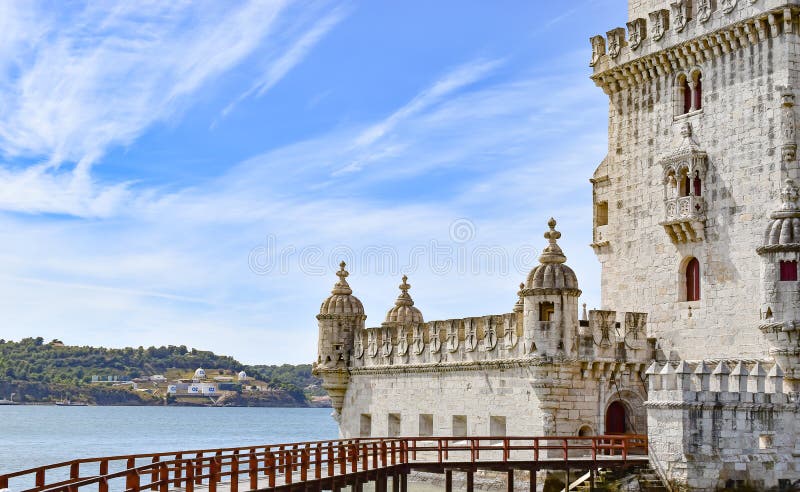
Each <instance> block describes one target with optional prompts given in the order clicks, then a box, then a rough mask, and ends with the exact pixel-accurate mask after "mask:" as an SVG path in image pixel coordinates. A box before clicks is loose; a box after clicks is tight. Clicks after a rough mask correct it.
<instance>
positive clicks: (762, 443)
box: [758, 434, 772, 449]
mask: <svg viewBox="0 0 800 492" xmlns="http://www.w3.org/2000/svg"><path fill="white" fill-rule="evenodd" d="M771 447H772V434H761V435H760V436H758V448H759V449H770V448H771Z"/></svg>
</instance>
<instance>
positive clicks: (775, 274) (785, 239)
mask: <svg viewBox="0 0 800 492" xmlns="http://www.w3.org/2000/svg"><path fill="white" fill-rule="evenodd" d="M798 198H800V192H798V188H797V186H796V185H795V184H794V182H793V181H792V180H790V179H787V180H786V182H785V183H784V187H783V189H782V190H781V202H782V205H781V209H780V210H778V211H776V212H773V213H772V214H771V215H770V221H769V224H768V225H767V230H766V231H765V233H764V245H763V246H761V247H760V248H758V250H757V251H758V254H759V255H761V281H762V295H761V299H762V300H761V322H760V325H759V328H760V329H761V331H762V332H763V333H764V335H766V337H767V339H768V340H769V341H770V345H771V346H772V347H771V349H770V355H772V356H773V357H774V358H775V360H776V361H777V362H778V364H780V365H781V366H782V367H783V370H784V371H785V372H786V380H787V382H788V383H789V385H790V387H794V388H800V358H798V355H797V343H796V340H797V337H798V333H800V305H799V304H798V303H797V290H798V285H800V284H798V278H800V276H799V275H798V263H800V207H798V203H797V202H798Z"/></svg>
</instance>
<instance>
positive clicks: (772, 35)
mask: <svg viewBox="0 0 800 492" xmlns="http://www.w3.org/2000/svg"><path fill="white" fill-rule="evenodd" d="M628 6H629V9H628V13H629V17H630V18H629V19H628V23H627V26H626V27H627V29H625V28H623V27H618V28H615V29H611V30H609V31H608V32H607V33H606V35H605V36H595V37H594V38H592V39H591V45H592V58H591V62H590V64H591V66H592V67H593V71H594V73H593V75H592V79H593V80H594V81H595V83H596V84H597V85H598V86H600V87H601V88H602V89H603V90H604V91H605V93H606V94H607V95H608V97H609V136H608V139H609V142H608V154H607V155H606V157H605V159H604V160H603V162H602V163H601V164H600V165H599V167H598V168H597V170H596V171H595V173H594V176H593V177H592V179H591V182H592V184H593V188H594V241H593V244H592V246H593V247H594V249H595V252H596V254H597V256H598V258H599V260H600V262H601V265H602V304H603V308H604V309H614V310H618V311H620V310H621V311H626V310H631V309H639V310H642V309H645V310H647V311H648V314H649V316H648V326H649V333H648V335H649V336H651V337H653V338H657V340H658V341H657V343H658V348H659V350H660V353H661V356H662V357H663V358H665V359H671V360H678V359H695V360H696V359H701V358H704V357H705V358H725V359H737V358H738V359H745V358H749V359H759V358H765V359H768V358H769V357H770V356H769V350H770V347H771V342H770V341H769V340H768V337H765V336H764V333H762V331H761V330H760V329H759V327H760V326H761V325H762V324H763V321H764V320H763V319H762V318H763V315H764V313H762V312H760V311H766V308H765V307H762V303H761V302H758V301H757V299H758V298H759V295H758V293H761V295H762V297H763V296H764V294H765V292H764V291H763V289H764V288H765V286H774V285H775V284H773V283H771V282H772V280H771V279H770V278H764V277H763V275H765V274H766V275H770V273H769V272H771V271H772V270H771V269H770V268H762V261H764V258H766V257H763V255H762V257H759V254H757V250H759V248H761V247H762V246H764V244H763V240H764V230H765V228H766V227H767V225H768V221H769V216H770V214H771V213H772V212H773V211H775V210H778V209H779V208H780V206H781V189H782V188H783V186H784V182H785V180H786V179H796V178H797V175H798V163H797V159H796V155H795V154H796V152H795V150H796V142H795V130H794V128H795V107H794V93H793V90H792V89H791V88H792V87H795V88H796V87H800V80H797V79H798V78H800V72H798V71H797V70H795V69H794V68H793V67H794V66H795V65H796V62H797V60H798V54H799V53H800V38H799V37H798V32H799V30H798V7H800V2H797V1H796V0H792V1H787V0H716V1H712V0H693V1H689V0H678V1H667V0H631V1H629V3H628ZM785 287H786V288H793V289H795V290H796V289H797V284H796V282H795V283H794V284H792V286H791V287H789V284H785ZM769 288H772V287H769ZM775 309H776V308H775V307H772V311H775Z"/></svg>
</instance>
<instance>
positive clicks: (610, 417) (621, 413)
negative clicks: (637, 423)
mask: <svg viewBox="0 0 800 492" xmlns="http://www.w3.org/2000/svg"><path fill="white" fill-rule="evenodd" d="M626 420H627V419H626V411H625V405H623V404H622V402H620V401H619V400H617V401H615V402H613V403H611V405H609V406H608V409H607V410H606V434H624V433H625V431H626V430H627V427H628V426H627V425H626V422H625V421H626Z"/></svg>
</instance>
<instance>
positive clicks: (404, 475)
mask: <svg viewBox="0 0 800 492" xmlns="http://www.w3.org/2000/svg"><path fill="white" fill-rule="evenodd" d="M400 492H408V472H407V471H403V472H401V473H400Z"/></svg>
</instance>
